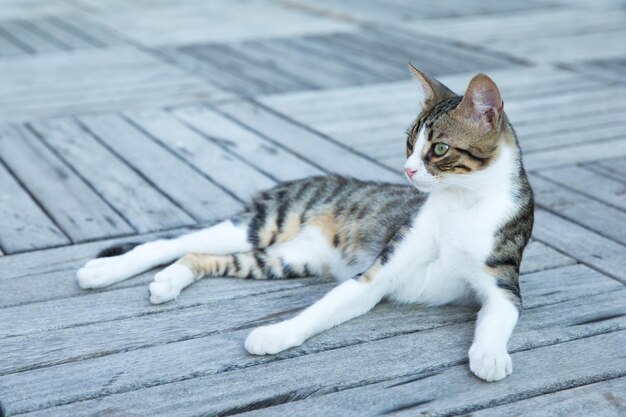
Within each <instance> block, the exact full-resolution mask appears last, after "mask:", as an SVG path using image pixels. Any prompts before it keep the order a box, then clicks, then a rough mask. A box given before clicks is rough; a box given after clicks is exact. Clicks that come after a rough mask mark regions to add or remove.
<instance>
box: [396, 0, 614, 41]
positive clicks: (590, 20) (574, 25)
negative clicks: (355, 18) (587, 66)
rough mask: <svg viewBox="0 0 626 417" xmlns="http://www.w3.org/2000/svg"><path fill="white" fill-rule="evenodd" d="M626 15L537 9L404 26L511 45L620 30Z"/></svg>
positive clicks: (415, 22)
mask: <svg viewBox="0 0 626 417" xmlns="http://www.w3.org/2000/svg"><path fill="white" fill-rule="evenodd" d="M623 21H624V13H623V12H621V11H619V12H618V11H616V10H593V11H592V10H581V9H572V8H560V9H558V8H557V9H548V10H546V8H543V9H540V10H533V11H529V12H526V13H514V14H508V15H501V14H497V15H487V14H482V15H477V16H470V17H466V18H465V19H464V20H463V22H464V24H463V25H459V22H458V18H456V17H451V18H446V19H437V20H431V21H429V20H427V19H420V20H419V21H410V22H406V23H403V24H402V26H403V27H406V28H407V29H408V30H413V31H418V32H425V33H429V34H431V35H434V36H441V37H444V38H450V39H454V40H459V41H463V42H468V43H474V44H486V43H488V44H489V45H492V44H493V45H498V44H509V43H511V42H514V41H518V42H519V40H520V39H546V38H547V39H550V38H553V37H559V36H564V35H565V36H567V35H570V36H571V35H575V34H580V33H589V32H605V31H606V32H608V31H612V30H616V29H620V28H621V27H622V26H621V25H622V24H623Z"/></svg>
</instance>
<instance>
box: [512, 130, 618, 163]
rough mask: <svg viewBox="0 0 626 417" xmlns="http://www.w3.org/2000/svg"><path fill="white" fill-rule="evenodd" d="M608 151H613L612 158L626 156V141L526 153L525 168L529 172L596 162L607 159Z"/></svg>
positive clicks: (616, 140)
mask: <svg viewBox="0 0 626 417" xmlns="http://www.w3.org/2000/svg"><path fill="white" fill-rule="evenodd" d="M607 149H610V150H611V156H614V157H622V156H626V141H624V140H623V139H621V138H620V139H614V140H607V141H604V142H602V145H601V146H600V145H598V144H596V143H587V144H583V145H580V146H572V147H568V148H561V149H549V150H542V151H538V152H533V153H526V154H525V155H524V166H525V167H526V169H528V170H536V169H543V168H550V167H559V166H564V165H571V164H576V163H581V162H590V161H596V160H599V159H604V158H606V156H607V154H606V150H607Z"/></svg>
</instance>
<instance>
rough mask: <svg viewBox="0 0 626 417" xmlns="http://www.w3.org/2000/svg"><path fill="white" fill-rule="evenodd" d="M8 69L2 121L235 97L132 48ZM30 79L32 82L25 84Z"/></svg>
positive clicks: (24, 62)
mask: <svg viewBox="0 0 626 417" xmlns="http://www.w3.org/2000/svg"><path fill="white" fill-rule="evenodd" d="M42 68H45V71H42ZM2 70H3V80H4V82H3V83H2V84H1V85H0V118H1V119H2V120H11V121H23V120H32V119H36V118H39V117H47V116H55V115H65V114H82V113H87V112H94V111H105V110H115V111H117V110H119V109H120V108H124V109H131V108H137V107H141V106H146V105H150V106H162V105H175V104H181V103H189V102H193V101H199V100H210V101H212V100H221V99H225V98H229V97H232V95H231V94H229V93H225V92H223V91H222V90H220V89H218V88H217V87H215V86H213V85H212V84H209V83H207V82H206V81H204V80H201V79H200V78H197V77H195V76H192V75H189V74H186V73H185V72H184V71H183V70H181V69H178V68H175V67H173V66H171V65H169V64H166V63H164V62H162V61H160V60H159V59H157V58H155V57H153V56H151V55H148V54H147V53H145V52H142V51H140V50H138V49H135V48H130V47H119V48H109V49H102V50H100V49H82V50H77V51H68V52H65V53H63V54H57V53H54V54H41V55H38V56H35V57H31V58H29V59H11V60H5V62H3V68H2ZM24 79H28V80H29V82H23V80H24Z"/></svg>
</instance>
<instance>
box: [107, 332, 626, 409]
mask: <svg viewBox="0 0 626 417" xmlns="http://www.w3.org/2000/svg"><path fill="white" fill-rule="evenodd" d="M624 337H626V332H624V331H622V332H615V333H611V334H608V335H599V336H595V337H593V338H591V339H590V340H587V341H585V340H578V341H572V342H569V343H562V344H558V345H554V346H548V347H544V348H540V349H535V350H532V351H530V352H524V353H518V354H513V355H512V357H513V362H514V363H515V364H516V365H517V366H516V370H515V373H514V374H513V375H512V376H511V377H509V378H508V379H506V380H504V381H501V382H499V383H496V384H486V383H483V382H479V381H477V380H476V379H475V378H473V377H472V376H470V373H469V371H468V370H467V369H466V368H467V365H460V366H454V367H452V368H449V369H445V370H434V371H433V372H415V370H414V371H413V372H412V375H411V376H408V377H406V378H402V379H397V380H393V381H386V382H381V383H378V384H374V385H371V386H365V387H357V388H354V389H348V390H344V391H340V392H338V393H334V394H328V395H325V396H321V397H320V396H319V394H318V396H316V398H310V399H305V400H304V401H298V402H295V403H291V404H285V405H281V406H278V407H270V408H264V407H266V405H265V404H259V405H256V404H252V405H251V407H250V408H249V409H251V410H255V408H260V409H261V410H260V411H257V412H251V413H249V414H246V415H251V416H261V415H298V414H301V413H311V414H315V415H342V416H361V415H364V414H368V415H380V414H394V415H400V416H403V415H408V416H414V415H458V414H464V413H467V412H472V411H474V410H480V409H481V408H485V407H489V406H492V405H498V404H502V403H507V402H510V401H514V400H516V399H524V398H529V397H533V396H536V395H538V394H540V393H551V392H555V391H559V390H563V389H567V388H570V387H577V386H583V385H586V384H589V383H593V382H597V381H602V380H606V379H613V378H616V377H621V376H623V375H625V374H626V369H625V368H624V363H623V361H621V363H619V364H618V363H616V362H615V351H616V350H615V349H619V346H620V342H623V340H624ZM590 358H593V360H590ZM420 369H423V368H421V367H420ZM310 385H312V383H311V384H310ZM444 386H445V390H443V389H442V387H444ZM240 389H241V388H240ZM241 391H244V390H243V389H241ZM294 396H296V398H302V397H303V396H302V395H298V394H295V393H294ZM282 401H284V400H282ZM102 402H104V401H102ZM276 402H281V400H280V399H277V400H276ZM270 404H271V403H270ZM206 408H207V409H210V408H209V407H206ZM233 409H234V410H236V409H237V407H233ZM305 410H306V411H305ZM544 410H546V411H547V410H549V408H548V409H546V408H544ZM229 411H231V410H229ZM579 411H580V410H576V413H575V414H577V413H578V412H579ZM515 412H516V413H517V412H518V409H515ZM592 414H593V415H596V414H595V413H592ZM472 415H473V414H472ZM479 415H480V414H479ZM500 415H506V414H500ZM522 415H526V414H522ZM546 415H550V416H553V415H555V414H551V413H548V414H546ZM570 415H571V414H570Z"/></svg>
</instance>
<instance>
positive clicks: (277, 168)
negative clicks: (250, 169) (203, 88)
mask: <svg viewBox="0 0 626 417" xmlns="http://www.w3.org/2000/svg"><path fill="white" fill-rule="evenodd" d="M173 114H174V115H175V116H176V117H177V118H179V119H180V120H183V121H184V122H185V123H186V124H187V125H188V126H192V127H193V128H194V129H196V130H197V131H199V132H202V134H203V135H204V136H206V137H207V138H209V139H210V140H211V141H213V142H215V143H217V144H219V145H221V146H222V147H223V148H225V149H226V150H227V151H228V152H230V153H232V154H234V155H236V156H238V157H240V158H241V159H243V160H244V162H246V163H248V164H250V165H252V166H256V167H257V168H258V169H259V170H260V171H262V172H265V173H267V174H268V175H269V176H271V177H272V178H275V179H277V180H278V181H289V180H293V179H297V178H303V177H307V176H311V175H320V174H323V171H322V170H320V169H319V168H316V167H315V166H313V165H311V164H310V163H309V162H307V161H306V160H304V159H302V158H300V157H299V156H297V155H294V154H293V153H291V152H286V151H285V149H284V148H283V147H280V146H276V144H275V143H273V142H272V141H269V140H267V139H266V138H264V137H262V136H260V135H258V134H256V133H254V132H253V131H251V130H250V129H247V128H246V127H244V126H242V125H241V124H239V123H237V122H235V121H233V120H231V119H229V118H227V117H225V116H223V115H221V114H219V113H217V112H216V111H214V110H211V109H209V108H207V107H205V106H193V107H183V108H178V109H176V110H175V111H173Z"/></svg>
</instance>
